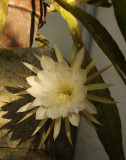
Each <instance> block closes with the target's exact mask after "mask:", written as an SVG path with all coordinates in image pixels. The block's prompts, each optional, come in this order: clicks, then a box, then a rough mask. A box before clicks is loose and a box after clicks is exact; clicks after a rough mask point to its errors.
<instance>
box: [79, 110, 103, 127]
mask: <svg viewBox="0 0 126 160" xmlns="http://www.w3.org/2000/svg"><path fill="white" fill-rule="evenodd" d="M82 112H83V114H84V115H85V116H86V117H87V118H88V119H89V120H90V121H92V122H94V123H96V124H99V125H101V123H100V122H99V121H98V120H97V119H96V118H95V117H94V116H93V115H91V114H89V113H88V112H86V111H85V110H83V111H82Z"/></svg>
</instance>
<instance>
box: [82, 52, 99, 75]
mask: <svg viewBox="0 0 126 160" xmlns="http://www.w3.org/2000/svg"><path fill="white" fill-rule="evenodd" d="M101 56H102V54H100V55H98V56H97V57H96V58H95V59H94V60H93V61H92V62H91V63H90V64H89V65H88V66H87V67H86V68H85V70H86V72H87V73H88V72H90V70H91V69H92V68H93V67H94V66H95V64H96V63H97V62H98V61H99V59H100V58H101Z"/></svg>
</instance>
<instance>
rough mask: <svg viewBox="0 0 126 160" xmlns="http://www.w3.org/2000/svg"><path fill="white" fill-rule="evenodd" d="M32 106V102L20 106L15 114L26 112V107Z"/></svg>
mask: <svg viewBox="0 0 126 160" xmlns="http://www.w3.org/2000/svg"><path fill="white" fill-rule="evenodd" d="M30 106H32V102H30V103H27V104H26V105H24V106H22V107H21V108H20V109H19V110H18V111H17V112H25V111H27V110H28V107H30Z"/></svg>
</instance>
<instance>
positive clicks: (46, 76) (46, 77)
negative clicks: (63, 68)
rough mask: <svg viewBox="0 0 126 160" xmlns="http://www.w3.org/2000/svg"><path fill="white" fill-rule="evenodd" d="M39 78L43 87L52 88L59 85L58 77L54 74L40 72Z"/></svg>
mask: <svg viewBox="0 0 126 160" xmlns="http://www.w3.org/2000/svg"><path fill="white" fill-rule="evenodd" d="M37 76H38V78H39V80H40V83H41V85H43V86H45V88H52V87H54V85H56V83H57V78H56V75H55V74H54V73H53V72H49V71H39V72H38V74H37Z"/></svg>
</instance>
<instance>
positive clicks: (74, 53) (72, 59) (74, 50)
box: [70, 45, 76, 67]
mask: <svg viewBox="0 0 126 160" xmlns="http://www.w3.org/2000/svg"><path fill="white" fill-rule="evenodd" d="M75 57H76V47H75V45H73V46H72V50H71V60H70V61H71V62H70V67H72V66H73V63H74V59H75Z"/></svg>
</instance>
